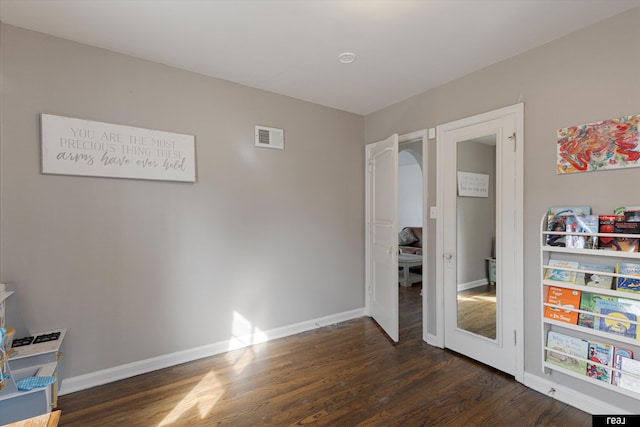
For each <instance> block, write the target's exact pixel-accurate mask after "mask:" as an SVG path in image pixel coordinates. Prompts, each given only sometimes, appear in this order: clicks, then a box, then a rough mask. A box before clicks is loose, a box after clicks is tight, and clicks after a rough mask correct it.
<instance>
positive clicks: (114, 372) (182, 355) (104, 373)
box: [58, 308, 364, 396]
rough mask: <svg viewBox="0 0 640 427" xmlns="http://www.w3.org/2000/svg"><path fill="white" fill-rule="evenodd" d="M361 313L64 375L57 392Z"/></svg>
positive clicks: (360, 310) (361, 312)
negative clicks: (74, 374) (75, 374)
mask: <svg viewBox="0 0 640 427" xmlns="http://www.w3.org/2000/svg"><path fill="white" fill-rule="evenodd" d="M362 316H364V308H358V309H355V310H350V311H345V312H343V313H338V314H333V315H331V316H326V317H321V318H318V319H313V320H309V321H306V322H301V323H296V324H293V325H288V326H283V327H281V328H275V329H272V330H270V331H265V332H264V333H263V334H261V335H260V336H259V337H256V336H251V337H246V339H243V338H242V337H240V339H238V338H235V339H233V340H227V341H221V342H217V343H213V344H208V345H203V346H201V347H195V348H191V349H188V350H183V351H178V352H175V353H170V354H165V355H162V356H158V357H152V358H150V359H145V360H139V361H137V362H133V363H127V364H125V365H120V366H114V367H113V368H108V369H103V370H100V371H96V372H91V373H88V374H84V375H78V376H75V377H71V378H67V379H64V381H63V383H62V387H61V388H60V391H59V393H58V394H59V395H60V396H62V395H64V394H69V393H74V392H76V391H81V390H86V389H88V388H91V387H95V386H99V385H103V384H107V383H110V382H113V381H118V380H122V379H125V378H130V377H133V376H135V375H140V374H145V373H147V372H151V371H156V370H158V369H163V368H168V367H169V366H174V365H179V364H181V363H186V362H191V361H193V360H198V359H202V358H204V357H210V356H215V355H216V354H220V353H225V352H227V351H230V350H235V349H238V348H242V347H248V346H250V345H253V344H258V343H261V342H266V341H271V340H274V339H278V338H283V337H287V336H290V335H295V334H299V333H301V332H306V331H310V330H312V329H316V328H321V327H323V326H328V325H333V324H336V323H340V322H344V321H347V320H351V319H355V318H358V317H362ZM242 343H247V344H242Z"/></svg>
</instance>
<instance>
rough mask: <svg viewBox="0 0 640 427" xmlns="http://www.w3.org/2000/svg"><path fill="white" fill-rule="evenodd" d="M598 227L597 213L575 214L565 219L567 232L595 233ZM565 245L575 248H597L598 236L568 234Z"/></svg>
mask: <svg viewBox="0 0 640 427" xmlns="http://www.w3.org/2000/svg"><path fill="white" fill-rule="evenodd" d="M598 229H599V219H598V215H582V216H581V215H575V216H568V217H567V219H566V231H567V232H578V233H597V232H598ZM566 246H567V248H575V249H597V248H598V236H584V235H568V236H566Z"/></svg>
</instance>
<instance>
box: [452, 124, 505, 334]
mask: <svg viewBox="0 0 640 427" xmlns="http://www.w3.org/2000/svg"><path fill="white" fill-rule="evenodd" d="M456 144H457V147H456V163H457V177H456V178H457V181H458V182H457V184H458V188H457V196H456V213H457V220H456V228H457V230H456V245H457V248H456V254H457V257H458V262H457V272H456V276H457V277H456V284H457V298H456V304H457V313H458V315H457V327H458V328H459V329H462V330H465V331H468V332H470V333H473V334H477V335H481V336H483V337H486V338H489V339H492V340H495V338H496V277H495V276H496V268H495V267H496V253H495V241H496V134H490V135H483V136H480V137H477V138H473V139H468V140H464V141H457V143H456Z"/></svg>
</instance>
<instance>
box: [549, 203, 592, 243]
mask: <svg viewBox="0 0 640 427" xmlns="http://www.w3.org/2000/svg"><path fill="white" fill-rule="evenodd" d="M589 214H591V208H590V207H589V206H554V207H551V208H549V211H548V212H547V231H566V229H567V228H566V219H567V217H568V216H574V217H575V216H584V215H589ZM547 245H549V246H566V239H565V236H564V235H558V234H547Z"/></svg>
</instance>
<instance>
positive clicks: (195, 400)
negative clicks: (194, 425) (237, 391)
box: [158, 371, 225, 427]
mask: <svg viewBox="0 0 640 427" xmlns="http://www.w3.org/2000/svg"><path fill="white" fill-rule="evenodd" d="M224 392H225V390H224V387H223V386H222V384H221V383H220V381H219V380H218V378H217V376H216V374H215V372H213V371H210V372H209V373H208V374H207V375H205V376H204V378H202V380H200V382H199V383H198V385H196V386H195V387H194V388H193V389H191V391H190V392H189V393H188V394H187V395H186V396H185V397H184V398H183V399H182V400H181V401H180V403H178V404H177V405H176V407H175V408H173V410H171V412H170V413H169V414H168V415H167V416H166V417H165V418H164V419H163V420H162V421H161V422H160V424H158V427H162V426H168V425H172V424H174V423H176V422H178V421H179V420H180V417H181V416H182V415H183V414H185V413H187V412H188V411H189V410H191V409H192V408H193V407H197V409H198V414H199V415H200V419H204V418H205V417H206V416H207V414H208V413H209V411H211V409H212V408H213V406H214V405H215V404H216V402H217V401H218V400H219V399H220V398H221V397H222V395H223V394H224Z"/></svg>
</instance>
